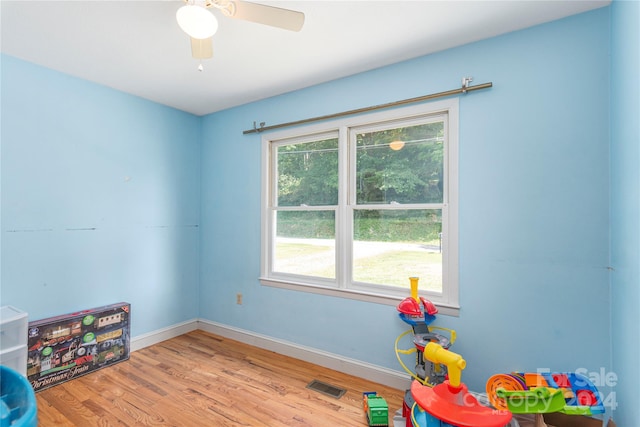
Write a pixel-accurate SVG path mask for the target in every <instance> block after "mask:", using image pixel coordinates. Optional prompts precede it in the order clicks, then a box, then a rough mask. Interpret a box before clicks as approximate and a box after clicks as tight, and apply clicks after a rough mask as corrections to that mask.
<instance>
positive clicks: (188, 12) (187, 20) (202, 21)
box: [176, 4, 218, 39]
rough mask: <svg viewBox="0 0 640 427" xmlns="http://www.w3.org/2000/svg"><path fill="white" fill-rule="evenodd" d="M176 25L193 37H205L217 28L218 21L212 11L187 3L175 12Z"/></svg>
mask: <svg viewBox="0 0 640 427" xmlns="http://www.w3.org/2000/svg"><path fill="white" fill-rule="evenodd" d="M176 20H177V21H178V25H179V26H180V28H181V29H182V31H184V32H185V33H187V34H188V35H189V36H190V37H193V38H194V39H207V38H209V37H211V36H213V35H214V34H215V33H216V31H217V30H218V21H217V20H216V17H215V16H213V13H211V12H209V11H208V10H207V9H205V8H204V7H201V6H197V5H193V4H187V5H184V6H182V7H181V8H180V9H178V11H177V12H176Z"/></svg>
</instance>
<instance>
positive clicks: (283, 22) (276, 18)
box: [230, 0, 304, 31]
mask: <svg viewBox="0 0 640 427" xmlns="http://www.w3.org/2000/svg"><path fill="white" fill-rule="evenodd" d="M234 3H235V8H234V9H235V11H234V12H233V13H231V14H230V17H231V18H235V19H242V20H244V21H251V22H257V23H258V24H264V25H269V26H271V27H277V28H282V29H284V30H289V31H300V30H301V29H302V25H303V24H304V13H302V12H296V11H295V10H289V9H281V8H279V7H274V6H267V5H265V4H258V3H250V2H246V1H242V0H236V1H235V2H234Z"/></svg>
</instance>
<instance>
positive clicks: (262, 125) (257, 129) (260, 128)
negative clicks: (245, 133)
mask: <svg viewBox="0 0 640 427" xmlns="http://www.w3.org/2000/svg"><path fill="white" fill-rule="evenodd" d="M264 125H265V122H260V127H256V121H255V120H254V121H253V131H254V132H262V130H263V129H264Z"/></svg>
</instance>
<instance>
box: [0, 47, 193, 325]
mask: <svg viewBox="0 0 640 427" xmlns="http://www.w3.org/2000/svg"><path fill="white" fill-rule="evenodd" d="M200 137H201V135H200V119H199V118H198V117H195V116H192V115H190V114H187V113H184V112H180V111H177V110H174V109H171V108H167V107H164V106H160V105H157V104H155V103H152V102H149V101H144V100H142V99H140V98H136V97H133V96H130V95H125V94H122V93H120V92H116V91H114V90H111V89H108V88H106V87H102V86H98V85H95V84H93V83H89V82H86V81H82V80H78V79H76V78H73V77H70V76H67V75H63V74H60V73H56V72H53V71H51V70H48V69H44V68H41V67H37V66H34V65H31V64H28V63H25V62H23V61H20V60H17V59H14V58H12V57H8V56H2V246H3V251H2V274H1V276H2V282H1V284H2V288H1V294H0V296H1V301H2V304H10V305H14V306H16V307H19V308H21V309H23V310H25V311H27V312H28V313H29V317H30V318H31V319H33V320H35V319H39V318H44V317H48V316H52V315H57V314H62V313H66V312H72V311H77V310H81V309H85V308H91V307H95V306H100V305H104V304H110V303H115V302H119V301H127V302H130V303H132V304H133V310H132V334H133V335H134V336H135V335H140V334H144V333H147V332H150V331H154V330H157V329H159V328H162V327H166V326H170V325H173V324H176V323H178V322H181V321H184V320H187V319H192V318H195V317H197V310H196V309H194V307H196V306H197V296H198V284H199V276H198V274H199V273H198V269H199V264H198V263H199V259H198V254H199V228H198V227H199V222H200V217H199V213H200V201H199V196H200V175H199V168H198V164H199V160H198V159H199V154H200Z"/></svg>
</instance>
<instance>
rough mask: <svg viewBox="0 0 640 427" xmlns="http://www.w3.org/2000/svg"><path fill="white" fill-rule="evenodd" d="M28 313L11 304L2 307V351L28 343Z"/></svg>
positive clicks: (0, 313)
mask: <svg viewBox="0 0 640 427" xmlns="http://www.w3.org/2000/svg"><path fill="white" fill-rule="evenodd" d="M28 323H29V322H28V320H27V313H25V312H24V311H22V310H18V309H17V308H15V307H12V306H10V305H5V306H2V307H0V351H3V350H8V349H10V348H14V347H17V346H20V345H25V346H26V345H27V339H28V337H27V328H28Z"/></svg>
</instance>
